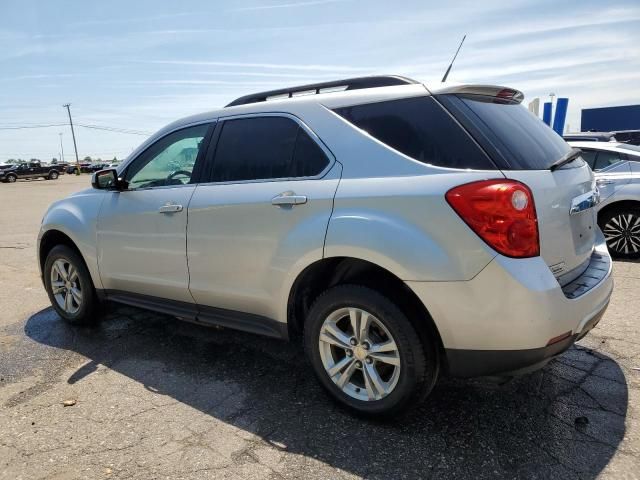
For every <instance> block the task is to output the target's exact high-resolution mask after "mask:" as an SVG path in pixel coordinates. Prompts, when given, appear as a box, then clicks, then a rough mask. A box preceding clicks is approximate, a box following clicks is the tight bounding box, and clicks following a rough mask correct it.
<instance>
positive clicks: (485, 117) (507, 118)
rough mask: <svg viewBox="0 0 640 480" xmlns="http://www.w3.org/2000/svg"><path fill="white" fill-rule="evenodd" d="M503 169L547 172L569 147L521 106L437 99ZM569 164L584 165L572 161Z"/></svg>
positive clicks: (445, 97) (471, 98)
mask: <svg viewBox="0 0 640 480" xmlns="http://www.w3.org/2000/svg"><path fill="white" fill-rule="evenodd" d="M437 98H438V99H439V100H440V101H442V103H443V104H444V105H445V106H446V107H447V108H448V109H449V110H450V111H451V112H452V113H453V114H454V116H455V117H456V118H457V119H458V120H459V121H460V122H461V123H462V124H463V125H464V126H465V127H466V128H467V129H468V130H469V131H470V132H471V134H472V135H473V136H474V137H475V138H476V140H477V141H478V142H479V143H480V144H481V145H482V146H483V147H485V149H486V150H487V151H488V152H490V155H491V157H492V159H493V160H494V161H496V162H497V163H498V164H499V165H500V167H501V168H502V169H505V170H546V169H548V168H549V167H550V166H551V165H552V164H553V163H554V162H555V161H556V160H558V159H560V158H561V157H562V156H564V155H566V154H567V153H568V152H569V151H570V150H571V147H570V146H569V145H568V144H567V142H565V141H564V140H563V139H562V137H561V136H560V135H558V134H557V133H556V132H554V131H553V130H552V129H551V128H549V127H548V126H547V125H546V124H545V123H544V122H542V120H540V119H539V118H538V117H536V116H535V115H533V114H532V113H531V112H529V111H528V110H527V109H526V108H524V107H523V106H522V105H520V104H505V103H495V102H494V100H495V99H494V98H493V97H484V96H479V95H469V96H456V95H441V96H438V97H437ZM571 165H575V166H580V165H584V164H583V163H582V162H572V164H571Z"/></svg>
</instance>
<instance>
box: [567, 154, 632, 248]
mask: <svg viewBox="0 0 640 480" xmlns="http://www.w3.org/2000/svg"><path fill="white" fill-rule="evenodd" d="M569 144H570V145H571V146H573V147H576V148H579V149H580V150H582V158H584V160H585V161H586V162H587V163H588V164H589V166H590V167H591V168H592V169H593V171H594V172H595V175H596V183H597V185H598V190H599V192H600V203H599V204H598V224H599V225H600V228H601V229H602V231H603V232H604V235H605V238H606V240H607V246H608V247H609V251H610V252H611V254H612V255H613V256H614V257H618V258H640V147H639V146H637V145H629V144H626V143H614V142H569Z"/></svg>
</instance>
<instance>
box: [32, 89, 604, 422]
mask: <svg viewBox="0 0 640 480" xmlns="http://www.w3.org/2000/svg"><path fill="white" fill-rule="evenodd" d="M522 97H523V96H522V94H521V93H520V92H518V91H517V90H514V89H511V88H505V87H499V86H486V85H480V86H478V85H463V86H455V87H444V88H442V87H441V88H438V87H436V88H428V87H426V86H425V85H423V84H421V83H418V82H416V81H414V80H410V79H407V78H403V77H365V78H356V79H347V80H339V81H335V82H327V83H322V84H314V85H305V86H302V87H297V88H290V89H283V90H276V91H270V92H262V93H258V94H252V95H248V96H246V97H242V98H239V99H237V100H235V101H234V102H232V103H231V104H230V105H228V106H227V107H225V108H221V109H218V110H215V111H212V112H208V113H203V114H200V115H195V116H192V117H188V118H185V119H182V120H178V121H177V122H174V123H172V124H171V125H168V126H167V127H165V128H164V129H162V130H160V131H159V132H158V133H156V134H155V135H153V136H152V137H151V138H150V139H149V140H148V141H146V142H145V143H144V144H143V145H141V146H140V147H139V148H138V149H137V150H136V151H135V152H134V153H133V154H132V155H131V156H130V157H129V158H128V159H127V160H126V161H125V162H124V163H123V165H122V166H120V167H119V168H118V170H117V171H116V170H113V169H107V170H103V171H101V172H97V173H96V174H94V177H93V182H92V183H93V187H94V188H93V189H89V190H86V191H83V192H79V193H76V194H74V195H72V196H70V197H69V198H66V199H64V200H62V201H59V202H56V203H54V204H53V205H52V206H51V207H50V208H49V210H48V212H47V213H46V214H45V217H44V219H43V221H42V228H41V231H40V235H39V240H38V254H39V260H40V268H41V271H42V274H43V280H44V284H45V287H46V290H47V292H48V294H49V298H50V300H51V303H52V305H53V307H54V308H55V310H56V312H58V314H59V315H60V316H61V317H62V318H64V319H65V320H67V321H69V322H71V323H86V322H91V321H94V320H96V319H97V318H98V316H99V313H100V312H101V306H100V302H101V301H102V300H111V301H115V302H121V303H125V304H130V305H137V306H139V307H144V308H148V309H151V310H157V311H160V312H165V313H169V314H171V315H174V316H176V317H180V318H182V319H185V320H190V321H194V322H197V323H200V324H205V325H222V326H226V327H232V328H237V329H241V330H246V331H249V332H253V333H259V334H263V335H269V336H272V337H277V338H281V339H289V340H292V341H299V342H303V343H304V345H305V348H306V352H307V354H308V356H309V359H310V362H311V365H312V367H313V370H314V371H315V373H316V375H317V377H318V379H319V381H320V383H321V384H322V385H323V386H324V387H325V388H326V389H327V391H328V392H330V393H331V395H333V396H334V397H335V398H336V399H337V400H338V401H340V402H341V403H342V404H344V405H346V406H348V407H350V408H351V409H353V410H356V411H357V412H359V413H362V414H368V415H390V414H394V413H398V412H402V411H405V410H406V409H407V407H409V406H411V405H413V404H415V403H416V402H417V401H418V400H420V399H422V398H424V397H425V396H426V395H427V394H428V393H429V392H430V391H431V389H432V388H433V386H434V384H435V382H436V380H437V378H438V376H439V375H440V374H442V373H448V374H450V375H455V376H460V377H470V376H478V375H495V374H509V375H512V374H516V373H522V372H524V371H528V370H531V369H536V368H540V367H541V366H543V365H544V364H546V362H548V361H549V360H550V359H551V358H553V357H554V356H555V355H558V354H559V353H561V352H563V351H564V350H566V349H567V348H569V346H571V345H572V344H573V343H574V342H575V341H576V340H578V339H580V338H582V337H583V336H584V335H586V334H587V332H589V330H590V329H591V328H593V326H594V325H595V324H596V323H597V322H598V321H599V319H600V318H601V317H602V315H603V313H604V311H605V309H606V308H607V305H608V303H609V297H610V296H611V292H612V288H613V282H612V278H611V258H610V256H609V254H608V253H607V248H606V244H605V241H604V237H603V236H602V233H601V232H600V229H599V228H598V226H597V223H596V215H595V209H594V208H593V207H594V206H595V204H596V202H597V192H596V188H595V181H594V177H593V173H592V171H591V169H590V168H589V166H588V165H587V164H586V163H585V162H584V161H583V160H582V159H581V158H580V155H579V151H576V150H572V149H571V148H570V147H569V145H567V143H566V142H565V141H564V140H562V138H560V137H559V136H558V135H556V134H555V133H554V132H553V131H552V130H551V129H549V128H548V127H547V126H546V125H544V124H543V123H542V122H541V121H540V120H539V119H537V118H535V117H534V116H533V115H532V114H530V113H529V112H528V111H527V110H526V109H525V108H523V107H522V106H521V105H520V101H521V100H522ZM176 168H177V169H176ZM264 361H265V362H268V361H269V359H268V358H266V357H265V358H264ZM296 368H304V367H296ZM273 375H274V378H273V385H274V388H277V385H278V381H279V380H278V378H277V372H275V371H274V374H273Z"/></svg>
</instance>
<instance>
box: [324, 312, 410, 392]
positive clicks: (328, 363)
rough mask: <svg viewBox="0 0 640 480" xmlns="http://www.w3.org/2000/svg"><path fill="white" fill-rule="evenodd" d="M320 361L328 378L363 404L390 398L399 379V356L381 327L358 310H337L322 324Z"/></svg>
mask: <svg viewBox="0 0 640 480" xmlns="http://www.w3.org/2000/svg"><path fill="white" fill-rule="evenodd" d="M318 341H319V346H320V358H321V360H322V364H323V366H324V369H325V371H326V373H327V375H329V378H331V380H332V381H333V382H334V383H335V384H336V386H338V388H340V389H341V390H342V391H343V392H344V393H345V394H347V395H349V396H350V397H352V398H355V399H357V400H362V401H374V400H380V399H382V398H384V397H386V396H387V395H389V394H390V393H391V392H392V391H393V389H394V388H395V387H396V385H397V384H398V379H399V377H400V352H399V350H398V346H397V344H396V341H395V340H394V338H393V336H392V335H391V333H390V332H389V330H388V329H387V328H386V327H385V326H384V324H383V323H382V322H381V321H380V320H379V319H378V318H376V317H375V316H374V315H372V314H371V313H369V312H367V311H365V310H362V309H360V308H353V307H349V308H340V309H338V310H335V311H334V312H332V313H331V314H330V315H329V316H328V317H327V318H326V319H325V321H324V323H323V324H322V327H321V329H320V337H319V339H318Z"/></svg>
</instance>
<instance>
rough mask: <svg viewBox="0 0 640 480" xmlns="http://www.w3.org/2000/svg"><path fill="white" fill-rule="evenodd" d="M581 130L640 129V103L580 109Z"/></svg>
mask: <svg viewBox="0 0 640 480" xmlns="http://www.w3.org/2000/svg"><path fill="white" fill-rule="evenodd" d="M581 129H582V131H583V132H589V131H592V132H611V131H615V130H640V105H625V106H622V107H602V108H584V109H582V122H581Z"/></svg>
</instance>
